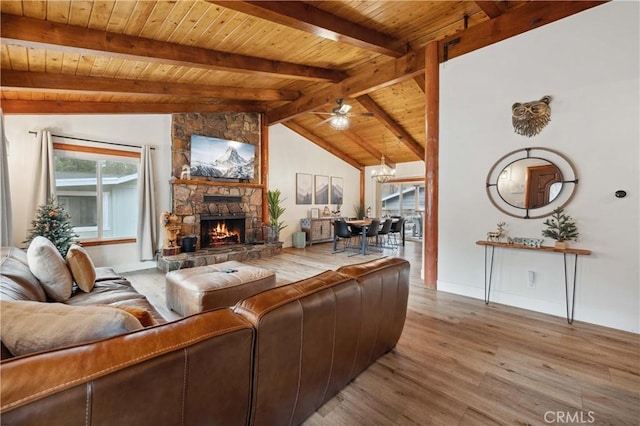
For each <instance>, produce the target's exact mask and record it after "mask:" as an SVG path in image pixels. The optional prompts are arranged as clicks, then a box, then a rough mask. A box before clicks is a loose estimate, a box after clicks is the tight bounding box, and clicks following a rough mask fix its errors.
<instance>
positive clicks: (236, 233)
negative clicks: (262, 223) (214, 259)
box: [200, 214, 246, 248]
mask: <svg viewBox="0 0 640 426" xmlns="http://www.w3.org/2000/svg"><path fill="white" fill-rule="evenodd" d="M245 219H246V215H244V214H236V215H228V216H222V215H220V216H218V215H214V216H200V248H208V247H220V246H228V245H236V244H244V243H245V227H246V224H245Z"/></svg>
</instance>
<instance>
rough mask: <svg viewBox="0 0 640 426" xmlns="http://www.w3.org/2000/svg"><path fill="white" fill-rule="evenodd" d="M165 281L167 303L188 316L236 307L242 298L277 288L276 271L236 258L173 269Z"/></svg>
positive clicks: (179, 312)
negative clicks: (213, 263)
mask: <svg viewBox="0 0 640 426" xmlns="http://www.w3.org/2000/svg"><path fill="white" fill-rule="evenodd" d="M166 280H167V286H166V294H167V306H168V307H169V308H170V309H172V310H173V311H175V312H177V313H178V314H180V315H182V316H187V315H192V314H195V313H198V312H202V311H208V310H210V309H217V308H222V307H228V306H233V305H235V304H236V303H237V302H238V301H239V300H242V299H244V298H246V297H249V296H253V295H254V294H257V293H260V292H261V291H263V290H267V289H269V288H272V287H275V285H276V274H275V273H274V272H272V271H268V270H266V269H263V268H258V267H256V266H251V265H245V264H244V263H240V262H236V261H234V260H233V261H229V262H223V263H218V264H215V265H208V266H200V267H197V268H188V269H179V270H177V271H171V272H168V273H167V275H166Z"/></svg>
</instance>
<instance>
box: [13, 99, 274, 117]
mask: <svg viewBox="0 0 640 426" xmlns="http://www.w3.org/2000/svg"><path fill="white" fill-rule="evenodd" d="M2 109H3V112H5V113H7V114H178V113H186V112H264V108H261V107H260V106H256V107H252V108H250V107H248V106H247V105H209V104H195V103H194V104H190V103H189V104H188V103H173V104H169V103H161V104H159V103H140V102H136V103H133V102H77V101H70V102H57V101H25V100H3V101H2Z"/></svg>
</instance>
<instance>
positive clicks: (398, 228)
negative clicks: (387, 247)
mask: <svg viewBox="0 0 640 426" xmlns="http://www.w3.org/2000/svg"><path fill="white" fill-rule="evenodd" d="M403 225H404V218H403V217H399V218H397V220H396V221H395V222H393V223H392V224H391V229H390V230H389V239H391V238H393V242H392V243H391V244H393V245H395V246H396V247H398V245H399V243H398V237H401V236H402V231H403Z"/></svg>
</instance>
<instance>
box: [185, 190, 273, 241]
mask: <svg viewBox="0 0 640 426" xmlns="http://www.w3.org/2000/svg"><path fill="white" fill-rule="evenodd" d="M173 213H174V214H175V215H176V216H178V219H179V223H180V227H181V230H180V235H181V236H184V235H195V236H197V237H198V241H197V243H196V248H197V249H204V248H217V247H227V246H233V245H239V244H254V243H257V242H259V241H254V240H256V238H257V237H256V235H261V231H262V221H261V217H262V188H254V187H251V186H241V187H235V186H233V187H232V186H219V185H212V183H208V182H207V183H206V184H205V183H198V184H193V185H189V184H183V183H174V184H173ZM258 239H261V238H259V237H258Z"/></svg>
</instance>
